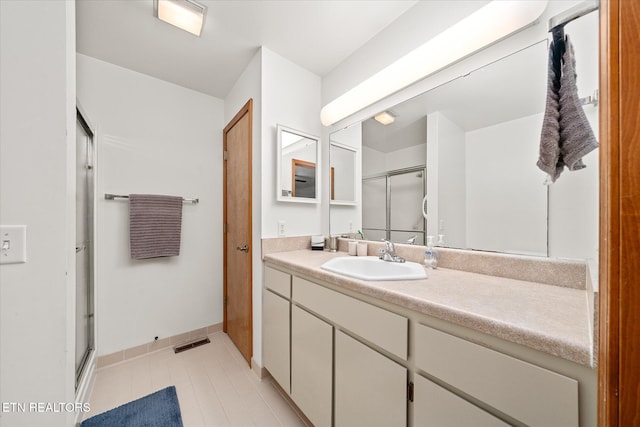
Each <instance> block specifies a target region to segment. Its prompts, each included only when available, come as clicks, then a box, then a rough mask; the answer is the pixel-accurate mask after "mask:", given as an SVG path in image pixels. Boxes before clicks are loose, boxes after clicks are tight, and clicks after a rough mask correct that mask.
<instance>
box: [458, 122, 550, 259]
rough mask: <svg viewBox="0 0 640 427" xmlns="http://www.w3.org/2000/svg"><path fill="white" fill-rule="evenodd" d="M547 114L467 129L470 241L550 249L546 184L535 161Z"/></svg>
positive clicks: (477, 245) (511, 249) (531, 251)
mask: <svg viewBox="0 0 640 427" xmlns="http://www.w3.org/2000/svg"><path fill="white" fill-rule="evenodd" d="M542 117H543V114H542V113H540V114H535V115H532V116H528V117H523V118H520V119H516V120H511V121H508V122H504V123H499V124H497V125H493V126H488V127H485V128H482V129H478V130H474V131H471V132H467V134H466V159H467V165H466V174H467V176H466V190H467V191H466V196H467V197H466V214H467V215H466V217H467V247H469V248H472V249H482V250H490V251H497V252H507V253H518V254H528V255H539V256H546V255H547V187H546V186H544V185H542V183H543V182H544V178H545V174H544V172H542V171H541V170H540V169H538V167H537V166H536V164H535V159H537V158H538V146H539V144H540V129H541V128H542Z"/></svg>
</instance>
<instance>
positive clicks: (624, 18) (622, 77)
mask: <svg viewBox="0 0 640 427" xmlns="http://www.w3.org/2000/svg"><path fill="white" fill-rule="evenodd" d="M600 8H601V9H600V95H601V102H600V279H599V288H600V293H599V298H600V300H599V315H600V320H599V326H600V330H599V342H598V382H599V385H598V401H599V405H598V425H599V426H603V427H604V426H621V427H626V426H638V425H640V398H639V397H638V396H639V394H640V363H639V360H640V268H639V267H638V266H640V220H639V218H640V125H639V124H640V96H639V94H640V73H639V72H638V69H639V68H640V2H638V1H637V0H608V1H603V2H601V4H600Z"/></svg>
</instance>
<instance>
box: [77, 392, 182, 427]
mask: <svg viewBox="0 0 640 427" xmlns="http://www.w3.org/2000/svg"><path fill="white" fill-rule="evenodd" d="M80 427H183V426H182V415H180V405H179V404H178V396H177V395H176V388H175V386H171V387H167V388H165V389H163V390H160V391H156V392H155V393H152V394H150V395H148V396H145V397H142V398H140V399H137V400H134V401H132V402H129V403H126V404H124V405H122V406H118V407H117V408H115V409H111V410H109V411H107V412H103V413H102V414H98V415H95V416H93V417H91V418H88V419H86V420H84V421H83V422H82V424H80Z"/></svg>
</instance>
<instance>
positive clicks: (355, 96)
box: [320, 0, 548, 126]
mask: <svg viewBox="0 0 640 427" xmlns="http://www.w3.org/2000/svg"><path fill="white" fill-rule="evenodd" d="M547 2H548V1H547V0H545V1H542V0H528V1H522V0H494V1H492V2H490V3H488V4H487V5H486V6H483V7H482V8H480V9H478V10H477V11H475V12H474V13H472V14H471V15H469V16H467V17H466V18H464V19H462V20H461V21H458V22H457V23H455V24H454V25H452V26H451V27H449V28H447V29H446V30H444V31H443V32H441V33H440V34H438V35H436V36H435V37H433V38H432V39H431V40H429V41H427V42H426V43H424V44H423V45H422V46H420V47H418V48H416V49H415V50H413V51H411V52H409V53H408V54H406V55H405V56H403V57H402V58H400V59H398V60H397V61H395V62H394V63H392V64H391V65H389V66H387V67H385V68H383V69H382V70H381V71H379V72H377V73H376V74H374V75H373V76H371V77H369V78H368V79H367V80H365V81H363V82H362V83H360V84H359V85H357V86H355V87H354V88H353V89H351V90H349V91H348V92H346V93H344V94H343V95H341V96H339V97H338V98H336V99H334V100H333V101H331V102H330V103H329V104H327V105H325V106H324V108H322V111H321V112H320V120H321V121H322V124H323V125H325V126H329V125H332V124H334V123H336V122H338V121H340V120H342V119H344V118H345V117H348V116H350V115H351V114H353V113H355V112H357V111H360V110H361V109H363V108H365V107H367V106H369V105H371V104H373V103H374V102H377V101H379V100H381V99H383V98H385V97H387V96H389V95H391V94H393V93H395V92H397V91H399V90H401V89H403V88H405V87H407V86H409V85H410V84H412V83H415V82H417V81H418V80H420V79H423V78H425V77H427V76H428V75H430V74H433V73H435V72H436V71H438V70H441V69H442V68H444V67H446V66H447V65H450V64H452V63H454V62H456V61H459V60H460V59H462V58H464V57H466V56H469V55H471V54H472V53H475V52H477V51H478V50H480V49H482V48H485V47H487V46H489V45H491V44H493V43H495V42H497V41H498V40H501V39H503V38H505V37H507V36H508V35H510V34H512V33H514V32H515V31H517V30H520V29H522V28H524V27H526V26H528V25H530V24H532V23H533V22H534V21H535V20H536V19H538V17H539V16H540V15H541V14H542V12H543V11H544V10H545V8H546V7H547Z"/></svg>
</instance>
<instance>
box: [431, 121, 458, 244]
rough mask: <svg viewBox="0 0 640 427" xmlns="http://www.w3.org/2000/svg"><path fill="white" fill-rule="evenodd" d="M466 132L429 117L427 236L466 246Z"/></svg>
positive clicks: (449, 123)
mask: <svg viewBox="0 0 640 427" xmlns="http://www.w3.org/2000/svg"><path fill="white" fill-rule="evenodd" d="M465 167H466V158H465V135H464V131H463V130H462V129H461V128H460V127H459V126H457V125H456V124H455V123H453V122H452V121H451V120H449V119H448V118H447V117H446V116H445V115H444V114H442V113H439V112H436V113H432V114H429V115H428V116H427V215H428V218H429V219H428V220H427V235H431V236H437V235H438V234H444V236H445V237H444V240H445V244H446V245H447V246H451V247H454V248H465V247H466V243H467V242H466V210H465V203H466V188H465V177H466V172H465Z"/></svg>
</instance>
